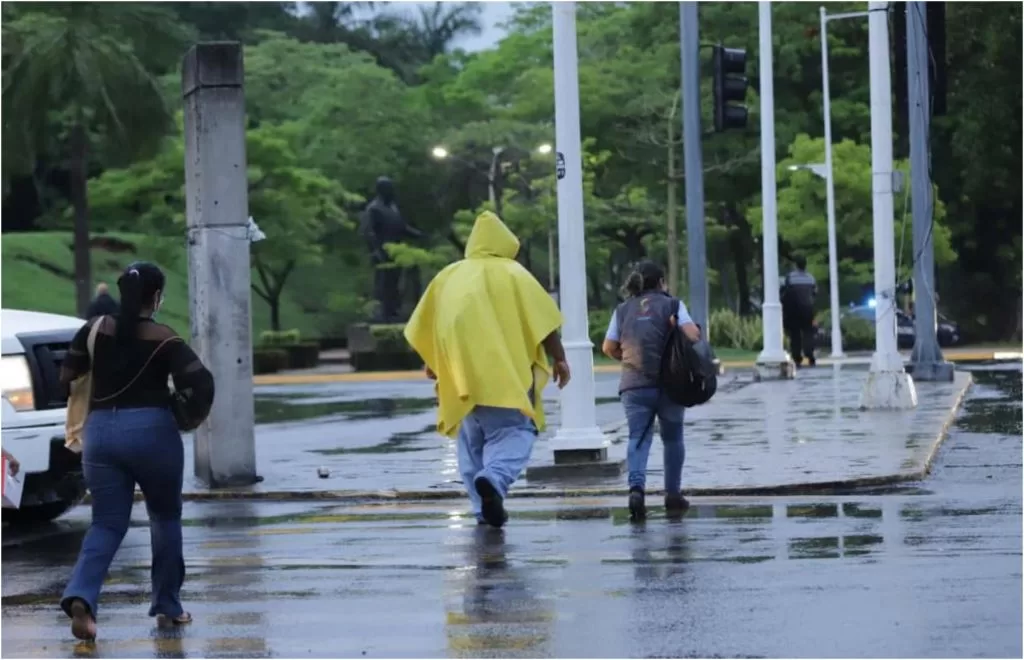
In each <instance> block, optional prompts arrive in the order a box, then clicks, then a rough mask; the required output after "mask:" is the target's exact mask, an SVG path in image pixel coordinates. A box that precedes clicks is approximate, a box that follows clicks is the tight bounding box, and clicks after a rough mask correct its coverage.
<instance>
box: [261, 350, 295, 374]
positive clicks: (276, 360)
mask: <svg viewBox="0 0 1024 660" xmlns="http://www.w3.org/2000/svg"><path fill="white" fill-rule="evenodd" d="M287 368H288V351H286V350H284V349H280V348H257V349H256V350H255V351H253V353H252V372H253V373H254V374H272V373H276V372H278V371H281V370H282V369H287Z"/></svg>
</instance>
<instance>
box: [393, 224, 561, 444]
mask: <svg viewBox="0 0 1024 660" xmlns="http://www.w3.org/2000/svg"><path fill="white" fill-rule="evenodd" d="M518 252H519V239H517V238H516V236H515V234H513V233H512V231H511V230H510V229H509V228H508V227H506V226H505V223H503V222H502V221H501V220H500V219H499V218H498V216H496V215H494V214H493V213H491V212H490V211H485V212H484V213H481V214H480V216H479V217H478V218H477V219H476V223H475V224H474V225H473V231H472V233H471V234H470V235H469V242H467V243H466V258H465V259H463V260H462V261H458V262H456V263H454V264H451V265H450V266H448V267H447V268H445V269H444V270H442V271H441V272H440V273H438V274H437V277H435V278H434V279H433V281H432V282H431V283H430V286H428V287H427V290H426V292H425V293H424V294H423V297H422V298H421V299H420V302H419V304H418V305H416V310H415V311H414V312H413V313H412V318H410V319H409V323H408V324H406V326H405V338H406V339H407V340H408V341H409V344H410V345H411V346H412V347H413V348H414V349H415V350H416V352H417V353H419V355H420V357H422V358H423V361H424V363H426V365H427V366H428V367H429V368H430V370H431V371H433V372H434V373H435V374H436V375H437V399H438V410H437V430H438V431H440V432H441V433H443V434H444V435H446V436H449V437H452V436H455V435H456V434H457V433H458V430H459V424H460V423H461V422H462V420H463V419H464V418H465V417H466V415H467V414H469V412H470V411H471V410H473V408H474V407H475V406H494V407H497V408H515V409H518V410H521V411H522V412H523V414H525V415H527V416H529V417H530V418H531V419H532V420H533V421H534V423H535V424H536V425H537V428H539V429H543V428H544V408H543V405H542V398H541V392H542V391H543V389H544V386H545V385H546V384H547V382H548V379H549V378H550V375H551V368H550V366H549V365H548V359H547V355H546V354H545V352H544V347H543V346H542V345H541V342H543V341H544V339H545V338H546V337H547V336H548V335H550V334H551V333H552V332H554V331H555V330H557V329H558V328H559V327H561V325H562V315H561V313H560V312H559V311H558V306H557V305H555V301H554V300H552V298H551V296H550V295H549V294H548V293H547V291H545V290H544V288H543V287H542V286H541V285H540V283H539V282H537V280H536V279H535V278H534V277H533V275H531V274H530V272H529V271H527V270H526V269H525V268H523V267H522V266H521V265H520V264H519V262H517V261H515V257H516V254H518ZM531 387H533V391H534V396H533V401H531V400H530V397H529V394H528V393H529V391H530V388H531Z"/></svg>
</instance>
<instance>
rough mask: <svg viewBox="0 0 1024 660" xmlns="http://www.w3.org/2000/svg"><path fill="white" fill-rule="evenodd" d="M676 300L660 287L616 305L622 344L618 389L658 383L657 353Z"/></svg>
mask: <svg viewBox="0 0 1024 660" xmlns="http://www.w3.org/2000/svg"><path fill="white" fill-rule="evenodd" d="M677 304H678V303H676V302H675V301H674V300H673V298H672V297H671V296H669V295H668V294H667V293H664V292H663V291H648V292H647V293H644V294H642V295H639V296H636V297H634V298H630V299H629V300H627V301H626V302H624V303H622V304H621V305H619V306H618V307H617V308H616V310H615V314H616V317H617V320H618V324H619V344H620V345H621V346H622V378H621V379H620V380H619V392H620V393H621V392H625V391H626V390H635V389H637V388H641V387H658V375H659V374H660V372H661V354H662V353H663V352H664V350H665V338H666V336H667V333H668V330H669V318H670V317H671V316H672V315H673V314H675V312H676V306H677Z"/></svg>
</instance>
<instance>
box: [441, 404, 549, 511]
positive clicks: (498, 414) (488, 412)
mask: <svg viewBox="0 0 1024 660" xmlns="http://www.w3.org/2000/svg"><path fill="white" fill-rule="evenodd" d="M536 438H537V427H536V426H535V425H534V423H533V420H531V419H530V418H529V417H527V416H526V415H524V414H523V413H521V412H519V411H518V410H515V409H513V408H493V407H491V406H477V407H475V408H473V410H472V411H471V412H470V413H469V414H468V415H466V418H465V419H463V420H462V424H461V426H460V427H459V439H458V443H459V472H460V473H461V474H462V484H463V486H465V488H466V493H467V494H468V495H469V502H470V504H471V505H472V507H473V514H474V515H475V516H476V518H477V520H483V518H482V515H481V512H480V507H481V502H480V496H479V495H478V494H477V492H476V487H475V486H474V485H473V482H475V481H476V480H477V478H478V477H484V478H485V479H487V481H489V482H491V485H492V486H494V489H495V490H496V491H498V494H499V495H501V496H502V497H506V496H507V495H508V489H509V487H511V486H512V484H513V482H515V480H516V479H518V478H519V475H520V474H521V473H522V471H523V468H525V467H526V464H527V463H528V462H529V461H530V452H531V451H532V450H533V441H534V440H536Z"/></svg>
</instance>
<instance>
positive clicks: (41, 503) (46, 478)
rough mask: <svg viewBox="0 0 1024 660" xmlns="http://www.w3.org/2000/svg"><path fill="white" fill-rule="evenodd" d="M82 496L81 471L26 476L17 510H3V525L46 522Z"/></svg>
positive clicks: (73, 505)
mask: <svg viewBox="0 0 1024 660" xmlns="http://www.w3.org/2000/svg"><path fill="white" fill-rule="evenodd" d="M84 497H85V480H84V479H83V478H82V473H81V472H77V471H75V472H65V473H64V474H62V475H54V474H53V473H52V472H43V473H36V474H29V475H28V476H27V477H26V478H25V488H24V491H23V492H22V495H21V507H19V508H17V509H3V513H2V516H3V522H5V523H10V524H11V525H17V526H26V525H37V524H40V523H48V522H50V521H52V520H55V519H57V518H59V517H60V516H62V515H64V514H65V513H67V511H69V510H70V509H72V508H73V507H75V506H77V505H78V504H79V503H80V502H81V501H82V499H83V498H84Z"/></svg>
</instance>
